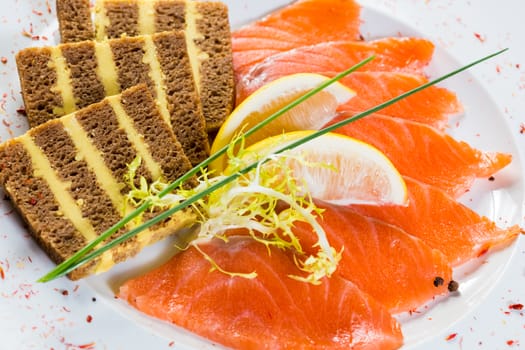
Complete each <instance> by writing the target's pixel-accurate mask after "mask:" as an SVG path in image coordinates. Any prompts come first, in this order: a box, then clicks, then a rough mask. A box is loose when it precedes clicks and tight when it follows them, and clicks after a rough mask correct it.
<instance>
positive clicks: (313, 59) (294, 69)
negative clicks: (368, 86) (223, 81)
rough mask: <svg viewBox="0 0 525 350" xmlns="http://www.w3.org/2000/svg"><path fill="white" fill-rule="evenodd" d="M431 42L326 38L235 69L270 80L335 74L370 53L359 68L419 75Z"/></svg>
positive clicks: (243, 75)
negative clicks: (290, 76)
mask: <svg viewBox="0 0 525 350" xmlns="http://www.w3.org/2000/svg"><path fill="white" fill-rule="evenodd" d="M433 53H434V44H432V43H431V42H430V41H428V40H425V39H420V38H385V39H378V40H374V41H369V42H364V41H328V42H322V43H318V44H314V45H308V46H301V47H298V48H295V49H292V50H289V51H286V52H282V53H279V54H275V55H272V56H269V57H268V58H266V59H265V60H263V61H261V62H259V63H257V64H256V65H253V66H251V67H250V69H249V70H248V71H246V72H244V71H238V72H239V73H241V74H239V76H240V77H241V79H242V80H243V81H246V82H249V81H250V80H252V79H258V78H259V77H261V76H263V77H264V80H265V81H272V80H275V79H277V78H280V77H282V76H284V75H288V74H294V73H318V74H322V75H325V76H335V75H337V74H339V73H340V72H342V71H344V70H346V69H348V68H350V67H352V66H354V65H355V64H357V63H359V62H361V61H363V60H364V59H366V58H369V57H371V56H372V55H374V56H375V58H374V59H373V60H372V61H370V62H368V63H367V64H366V65H364V66H363V67H362V68H361V70H362V71H387V72H388V71H401V72H413V73H418V74H421V73H423V69H424V68H425V67H426V66H427V65H428V64H429V63H430V61H431V59H432V54H433Z"/></svg>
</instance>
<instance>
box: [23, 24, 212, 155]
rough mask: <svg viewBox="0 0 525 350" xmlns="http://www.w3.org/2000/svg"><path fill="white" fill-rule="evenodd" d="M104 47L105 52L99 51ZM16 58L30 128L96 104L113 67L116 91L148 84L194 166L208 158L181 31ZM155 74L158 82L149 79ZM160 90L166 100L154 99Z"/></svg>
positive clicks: (86, 43)
mask: <svg viewBox="0 0 525 350" xmlns="http://www.w3.org/2000/svg"><path fill="white" fill-rule="evenodd" d="M148 41H151V42H152V43H153V44H154V45H153V49H154V50H155V53H156V57H155V59H156V60H157V61H158V62H159V63H160V66H159V67H156V66H155V65H150V64H149V63H148V62H147V60H146V56H147V54H146V51H147V47H146V42H148ZM105 45H108V49H107V50H101V48H103V47H105ZM97 48H98V55H97V53H96V52H97ZM108 56H110V57H108ZM101 57H102V58H101ZM16 58H17V66H18V71H19V76H20V83H21V86H22V95H23V98H24V102H25V106H26V112H27V115H28V120H29V123H30V126H32V127H34V126H36V125H39V124H41V123H43V122H45V121H47V120H49V119H53V118H56V117H59V116H61V115H64V114H66V113H67V112H72V111H74V110H76V109H78V108H82V107H85V106H88V105H90V104H91V103H94V102H97V101H100V100H101V99H102V98H104V96H105V95H107V94H108V92H107V91H106V90H105V87H104V86H105V85H104V82H103V81H102V80H103V79H105V80H108V79H109V80H111V79H112V77H111V74H108V73H100V71H101V70H102V68H103V69H108V68H110V66H112V65H113V64H114V65H115V70H116V72H115V80H116V81H114V82H113V81H111V82H110V84H114V85H115V86H116V90H117V91H116V92H118V91H121V90H123V89H127V88H129V87H132V86H135V85H137V84H140V83H145V84H147V85H148V87H149V88H150V91H151V92H152V93H153V94H154V95H155V97H157V100H158V102H159V105H163V104H165V103H167V106H166V110H167V113H168V114H169V115H166V118H167V119H169V121H170V122H171V125H172V127H173V129H174V131H175V134H176V135H177V137H178V139H179V141H180V142H181V143H182V145H183V148H184V150H185V152H186V154H188V156H189V158H190V160H191V162H192V163H193V164H198V163H199V162H201V161H202V160H203V159H205V158H206V157H207V156H208V152H209V143H208V138H207V134H206V126H205V120H204V117H203V115H202V109H201V106H200V103H199V97H198V94H197V92H196V89H195V85H194V81H193V79H192V73H191V67H190V64H189V59H188V55H187V51H186V44H185V38H184V33H182V32H180V31H173V32H163V33H157V34H153V35H151V36H139V37H123V38H119V39H112V40H109V41H108V42H105V43H96V42H93V41H84V42H80V43H70V44H61V45H59V46H57V47H45V48H27V49H24V50H22V51H20V52H19V53H18V54H17V57H16ZM60 64H63V67H61V66H60ZM174 70H176V71H174ZM155 74H156V76H157V77H159V81H154V79H152V76H154V75H155ZM59 76H60V77H61V79H59ZM106 83H107V82H106ZM106 85H107V84H106ZM158 86H160V89H161V90H162V91H164V92H165V95H166V96H165V97H164V98H162V96H157V91H158V89H157V87H158ZM63 96H66V97H63Z"/></svg>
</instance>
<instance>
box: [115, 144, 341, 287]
mask: <svg viewBox="0 0 525 350" xmlns="http://www.w3.org/2000/svg"><path fill="white" fill-rule="evenodd" d="M238 138H244V136H243V135H242V134H241V135H239V136H238ZM235 144H239V145H241V147H240V148H239V149H238V150H237V151H234V150H233V148H234V145H235ZM242 145H244V142H243V141H242V140H240V141H239V142H232V143H231V144H230V147H229V149H228V151H227V154H228V157H229V161H230V168H229V169H228V170H229V172H238V171H240V170H242V169H244V168H246V167H247V166H249V165H250V164H251V162H252V160H253V159H254V158H257V159H258V160H259V163H258V166H257V167H256V168H255V169H253V170H252V171H250V172H248V173H245V174H243V175H242V176H240V177H238V178H236V179H235V180H234V181H232V182H230V183H228V184H226V185H224V186H222V187H220V188H219V189H217V190H215V191H213V192H211V193H209V194H208V195H207V196H204V197H202V198H200V199H199V200H197V201H196V202H194V203H193V204H192V205H191V207H192V209H193V210H194V212H195V213H197V214H198V216H199V217H200V219H199V223H200V225H199V228H198V233H197V235H196V238H195V239H194V240H192V241H191V242H190V245H193V246H195V247H196V248H197V250H198V251H199V252H200V253H201V254H202V255H203V256H204V258H205V259H206V260H208V261H209V262H210V263H211V264H212V269H214V270H217V271H220V272H223V273H226V274H228V275H230V276H239V277H246V278H253V277H254V276H255V275H256V272H253V273H251V274H241V273H236V272H233V271H225V270H224V269H222V268H221V267H220V266H218V265H217V264H216V263H215V262H214V261H213V260H212V259H211V258H210V257H209V256H207V255H206V254H205V253H204V252H203V251H202V250H201V249H199V248H198V244H200V243H203V242H207V241H210V240H211V239H214V238H219V239H222V240H224V241H228V236H227V231H228V230H231V229H244V231H245V232H246V234H248V235H249V236H251V237H252V238H253V239H254V240H256V241H257V242H259V243H261V244H264V245H266V246H267V247H270V246H273V247H276V248H279V249H287V250H290V251H291V252H292V254H293V257H294V261H295V263H296V265H297V267H298V268H299V269H300V270H301V271H303V272H305V273H306V276H304V275H301V276H299V275H292V276H290V277H292V278H294V279H297V280H300V281H304V282H309V283H312V284H320V283H321V279H322V278H324V277H330V276H331V275H332V273H334V272H335V270H336V269H337V264H338V262H339V260H340V259H341V254H340V252H339V253H338V252H336V250H335V249H334V248H333V247H331V246H330V244H329V242H328V239H327V237H326V233H325V231H324V229H323V227H322V226H321V225H319V223H318V222H317V220H316V218H317V217H318V216H319V215H321V212H322V211H321V209H319V208H318V207H317V206H316V205H315V203H314V201H313V199H312V198H311V196H310V194H309V189H308V188H307V184H306V182H303V181H300V180H298V179H296V178H295V177H294V176H293V172H292V170H291V169H290V167H289V166H288V165H287V162H288V161H290V160H293V161H295V162H300V163H302V164H303V165H304V166H307V167H329V166H328V165H325V164H318V163H312V162H306V161H305V160H304V158H303V157H302V156H301V155H296V154H294V155H292V154H290V153H289V152H283V153H280V154H270V155H267V156H263V157H261V156H260V155H258V154H251V152H250V151H247V150H245V149H244V148H243V147H242ZM139 166H140V158H136V159H135V160H134V161H133V162H132V163H131V164H130V165H129V167H128V172H127V174H126V176H125V178H126V182H127V184H128V185H129V186H130V188H131V190H130V191H129V193H128V194H127V195H126V200H127V202H129V205H132V206H133V207H137V206H140V205H141V204H143V203H144V202H146V201H149V202H151V203H152V206H154V207H160V208H161V209H163V210H166V209H168V208H171V207H173V206H175V205H178V204H180V203H181V202H183V201H185V200H187V199H188V198H191V197H193V196H194V195H196V194H198V193H202V192H205V191H207V190H208V189H209V188H210V187H212V186H213V185H214V184H216V183H218V182H220V181H223V180H224V179H225V178H226V177H227V175H218V176H216V177H210V176H209V174H208V173H207V172H206V171H203V172H202V174H201V176H200V177H199V184H198V185H197V186H195V187H193V188H191V189H184V188H179V189H177V190H176V191H175V192H174V193H173V194H171V195H170V196H165V197H163V198H159V197H158V194H159V193H160V192H161V191H162V190H163V189H164V188H166V187H167V186H168V184H166V183H163V182H162V181H159V180H157V181H155V182H153V183H152V184H147V182H146V179H145V178H144V177H139V178H138V179H137V178H136V170H137V168H138V167H139ZM334 170H335V169H334ZM136 180H138V183H139V184H140V186H139V187H136V186H135V182H136ZM296 222H305V223H307V224H309V225H310V226H311V227H312V228H313V231H314V232H315V233H316V235H317V237H318V242H317V243H316V244H315V248H317V249H318V251H317V252H316V253H315V254H307V253H305V249H304V247H303V246H302V245H301V242H300V240H299V239H298V237H297V236H296V235H295V233H294V232H293V227H294V224H295V223H296Z"/></svg>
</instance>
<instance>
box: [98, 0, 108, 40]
mask: <svg viewBox="0 0 525 350" xmlns="http://www.w3.org/2000/svg"><path fill="white" fill-rule="evenodd" d="M104 2H105V1H104V0H97V1H96V3H95V38H96V40H97V41H102V40H106V39H107V36H108V35H107V32H106V28H108V27H109V26H110V25H111V23H110V22H109V17H108V13H107V11H106V7H105V5H104Z"/></svg>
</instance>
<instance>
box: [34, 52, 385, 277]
mask: <svg viewBox="0 0 525 350" xmlns="http://www.w3.org/2000/svg"><path fill="white" fill-rule="evenodd" d="M374 58H375V56H371V57H368V58H366V59H364V60H363V61H361V62H359V63H357V64H356V65H354V66H353V67H351V68H349V69H347V70H345V71H343V72H342V73H340V74H338V75H336V76H335V77H333V78H331V79H328V80H326V81H325V82H323V83H322V84H320V85H319V86H318V87H316V88H315V89H312V90H311V91H309V92H307V93H306V94H304V95H303V96H301V97H299V98H297V99H296V100H294V101H292V102H291V103H289V104H288V105H286V106H284V107H283V108H281V109H279V110H278V111H276V112H275V113H273V114H272V115H270V116H269V117H267V118H266V119H265V120H263V121H261V122H259V123H258V124H257V125H255V126H254V127H252V128H251V129H249V130H248V131H246V132H245V133H244V136H245V137H248V136H250V135H252V134H253V133H255V132H257V131H258V130H260V129H261V128H263V127H264V126H266V125H267V124H268V123H270V122H271V121H273V120H274V119H277V118H278V117H280V116H281V115H283V114H284V113H286V112H288V111H289V110H291V109H292V108H294V107H295V106H297V105H299V104H301V103H302V102H304V101H305V100H307V99H308V98H310V97H312V96H313V95H315V94H317V93H319V92H320V91H322V90H323V89H325V88H326V87H327V86H329V85H331V84H333V83H335V82H337V81H339V80H341V79H342V78H343V77H345V76H347V75H348V74H350V73H352V72H355V71H356V70H357V69H359V68H361V67H362V66H364V65H365V64H367V63H368V62H370V61H371V60H373V59H374ZM227 150H228V145H226V146H224V147H223V148H221V149H220V150H218V151H217V152H215V153H214V154H212V155H211V156H210V157H208V158H207V159H205V160H204V161H202V162H201V163H199V164H198V165H196V166H195V167H194V168H192V169H191V170H189V171H188V172H187V173H186V174H184V175H183V176H181V177H180V178H178V179H177V180H175V181H174V182H172V183H171V184H170V185H169V186H167V187H166V188H165V189H164V190H163V191H162V192H160V193H159V194H158V196H159V198H162V197H164V196H165V195H167V194H168V193H170V192H172V191H174V190H175V189H177V188H179V187H180V186H181V185H182V184H184V183H185V182H186V181H188V180H189V179H191V178H192V177H193V176H195V175H196V174H197V173H199V172H200V171H201V170H202V169H203V168H204V167H206V166H207V165H209V164H210V163H211V162H213V161H214V160H216V159H217V158H219V157H220V156H221V155H223V154H224V153H226V151H227ZM151 204H152V203H151V201H146V202H144V203H143V204H142V205H140V206H139V207H137V208H136V209H135V210H133V211H132V212H131V213H129V214H128V215H127V216H126V217H124V218H123V219H121V220H120V221H119V222H117V223H115V224H114V225H113V226H111V227H110V228H109V229H107V230H106V231H104V232H103V233H102V234H101V235H100V236H98V237H97V238H96V239H94V240H93V241H91V242H90V243H88V244H87V245H86V246H84V247H83V248H82V249H80V250H79V251H77V252H76V253H75V254H73V255H72V256H71V257H69V258H68V259H67V260H65V261H63V262H62V263H61V264H59V265H57V266H56V267H55V268H54V269H53V270H51V271H50V272H49V273H47V274H46V275H45V276H43V277H41V278H40V279H38V282H48V281H51V280H53V279H55V278H58V277H61V276H63V275H65V274H67V273H69V272H70V271H72V270H73V269H74V268H75V267H77V266H79V265H78V264H75V263H76V262H78V261H80V259H82V258H83V257H84V256H85V255H86V254H87V253H89V252H90V251H91V250H93V249H94V248H95V247H96V246H97V245H99V244H100V243H101V242H103V241H104V240H106V239H108V238H109V237H111V235H113V234H114V233H115V232H117V231H118V230H119V229H121V228H122V227H124V226H125V225H126V224H127V223H129V222H130V221H131V220H133V219H134V218H136V217H137V216H139V215H140V214H141V213H143V212H144V211H146V210H147V209H148V208H150V207H151ZM150 225H152V224H150ZM150 225H148V226H147V227H149V226H150ZM139 227H142V225H141V226H138V227H137V228H136V229H138V228H139ZM145 228H146V227H144V228H142V229H140V230H139V231H136V229H134V230H133V232H134V231H136V232H135V233H134V234H133V235H135V234H137V233H139V232H141V231H142V230H143V229H145ZM130 232H131V231H130ZM128 235H129V232H128ZM128 237H132V235H129V236H128ZM109 244H111V243H109ZM113 246H114V245H112V246H111V247H113ZM111 247H110V248H111ZM107 249H109V248H107ZM107 249H106V250H107ZM84 260H85V259H82V261H84ZM86 261H87V260H86ZM73 265H74V266H75V267H73V268H71V267H72V266H73Z"/></svg>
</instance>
